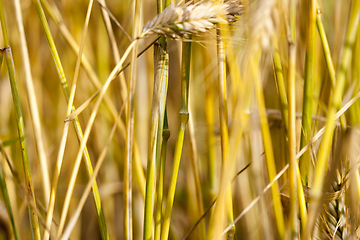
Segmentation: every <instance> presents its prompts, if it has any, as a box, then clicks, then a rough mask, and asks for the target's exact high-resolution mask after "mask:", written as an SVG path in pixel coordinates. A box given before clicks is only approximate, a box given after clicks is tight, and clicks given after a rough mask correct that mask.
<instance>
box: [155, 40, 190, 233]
mask: <svg viewBox="0 0 360 240" xmlns="http://www.w3.org/2000/svg"><path fill="white" fill-rule="evenodd" d="M190 56H191V42H185V43H183V50H182V69H181V103H180V116H179V130H178V135H177V138H176V144H175V153H174V160H173V167H172V172H171V179H170V187H169V192H168V198H167V202H166V210H165V216H164V222H163V229H162V232H161V240H167V239H168V237H169V228H170V220H171V212H172V207H173V204H174V197H175V189H176V182H177V176H178V173H179V166H180V159H181V152H182V148H183V142H184V134H185V129H186V124H187V122H188V120H189V111H188V97H189V77H190Z"/></svg>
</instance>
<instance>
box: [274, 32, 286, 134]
mask: <svg viewBox="0 0 360 240" xmlns="http://www.w3.org/2000/svg"><path fill="white" fill-rule="evenodd" d="M271 42H272V44H273V47H274V51H273V63H274V71H275V76H276V77H275V80H276V87H277V90H278V94H279V101H280V112H281V116H282V119H283V123H284V125H285V132H286V133H287V132H288V129H289V109H288V108H289V107H288V101H287V96H286V88H285V82H284V76H283V70H282V66H281V58H280V53H279V43H278V40H277V37H276V35H275V34H273V35H272V38H271Z"/></svg>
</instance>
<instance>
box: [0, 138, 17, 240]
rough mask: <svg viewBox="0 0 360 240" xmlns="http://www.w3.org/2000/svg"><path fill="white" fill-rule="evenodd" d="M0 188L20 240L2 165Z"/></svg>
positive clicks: (0, 167)
mask: <svg viewBox="0 0 360 240" xmlns="http://www.w3.org/2000/svg"><path fill="white" fill-rule="evenodd" d="M0 148H1V149H3V148H4V147H3V143H2V142H1V140H0ZM0 188H1V192H2V194H3V198H4V202H5V206H6V210H7V213H8V215H9V218H10V222H11V226H12V228H13V232H14V237H15V240H18V239H19V234H18V232H17V230H16V225H15V219H14V214H13V212H12V209H11V202H10V197H9V192H8V190H7V187H6V181H5V178H4V171H3V169H2V166H1V165H0Z"/></svg>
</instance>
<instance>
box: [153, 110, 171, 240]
mask: <svg viewBox="0 0 360 240" xmlns="http://www.w3.org/2000/svg"><path fill="white" fill-rule="evenodd" d="M163 122H164V125H163V126H164V127H163V130H162V137H163V140H162V145H161V155H160V166H159V178H158V182H157V192H156V193H157V194H156V213H155V240H160V236H161V218H162V202H163V196H164V177H165V163H166V148H167V142H168V140H169V138H170V129H169V126H168V120H167V111H166V108H165V113H164V120H163Z"/></svg>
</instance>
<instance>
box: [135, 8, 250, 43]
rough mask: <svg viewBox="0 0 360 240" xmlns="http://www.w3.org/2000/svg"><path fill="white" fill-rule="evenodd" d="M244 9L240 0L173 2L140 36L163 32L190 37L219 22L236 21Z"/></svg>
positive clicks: (206, 30)
mask: <svg viewBox="0 0 360 240" xmlns="http://www.w3.org/2000/svg"><path fill="white" fill-rule="evenodd" d="M242 9H243V6H242V5H241V3H240V1H228V2H225V3H212V2H204V1H201V2H199V3H196V4H185V5H181V6H176V5H175V4H171V5H170V6H169V7H167V8H166V9H165V10H164V11H163V12H162V13H161V14H159V15H157V16H156V17H155V18H153V20H151V21H150V22H148V23H147V24H146V25H145V27H144V29H143V31H142V33H141V35H140V37H139V38H143V37H146V36H148V35H151V34H161V35H165V36H167V37H170V38H173V39H183V38H188V37H189V35H195V36H199V35H201V34H204V33H206V32H208V31H209V30H211V29H214V28H215V25H216V24H218V23H225V24H226V23H231V22H234V21H235V20H236V17H237V15H239V14H240V13H241V11H242Z"/></svg>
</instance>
